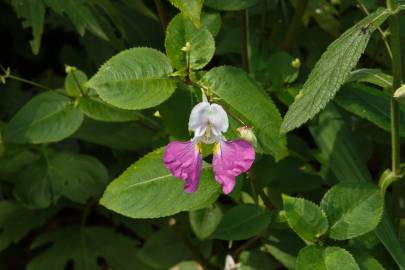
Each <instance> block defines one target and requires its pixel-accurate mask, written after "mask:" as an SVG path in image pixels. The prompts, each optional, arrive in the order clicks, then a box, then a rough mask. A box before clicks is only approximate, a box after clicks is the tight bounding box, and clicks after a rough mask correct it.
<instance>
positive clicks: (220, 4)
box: [204, 0, 259, 11]
mask: <svg viewBox="0 0 405 270" xmlns="http://www.w3.org/2000/svg"><path fill="white" fill-rule="evenodd" d="M257 3H259V0H232V1H229V0H205V1H204V5H206V6H207V7H210V8H215V9H219V10H225V11H235V10H242V9H245V8H249V7H251V6H254V5H256V4H257Z"/></svg>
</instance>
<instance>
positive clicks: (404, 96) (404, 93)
mask: <svg viewBox="0 0 405 270" xmlns="http://www.w3.org/2000/svg"><path fill="white" fill-rule="evenodd" d="M394 98H395V99H396V100H398V101H399V102H401V103H405V84H403V85H402V86H401V87H400V88H398V89H397V90H396V91H395V93H394Z"/></svg>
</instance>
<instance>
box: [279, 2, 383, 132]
mask: <svg viewBox="0 0 405 270" xmlns="http://www.w3.org/2000/svg"><path fill="white" fill-rule="evenodd" d="M389 15H390V12H389V11H388V10H386V9H383V8H380V9H378V10H377V11H375V12H374V13H372V14H370V15H369V16H367V17H366V18H364V19H363V20H361V21H360V22H359V23H357V24H356V25H354V26H353V27H352V28H350V29H349V30H347V31H346V32H345V33H343V34H342V35H341V36H340V37H339V38H338V39H337V40H335V41H334V42H333V43H332V44H331V45H329V47H328V49H327V50H326V52H325V53H324V54H323V55H322V57H321V59H320V60H319V61H318V63H317V64H316V65H315V67H314V68H313V69H312V71H311V73H310V74H309V77H308V79H307V81H306V82H305V84H304V86H303V88H302V89H301V91H300V93H299V94H298V95H297V96H296V98H295V101H294V103H293V104H292V105H291V106H290V107H289V109H288V112H287V114H286V115H285V117H284V121H283V124H282V127H281V131H282V132H288V131H291V130H293V129H295V128H297V127H299V126H301V125H302V124H304V123H306V122H307V121H308V120H309V119H311V118H312V117H314V116H315V115H316V114H317V113H318V112H319V111H320V110H322V109H323V108H324V107H325V106H326V104H327V103H328V102H329V101H330V100H331V99H332V98H333V97H334V96H335V94H336V92H337V91H338V90H339V88H340V86H341V85H342V84H343V83H344V82H345V81H346V79H347V78H348V76H349V75H350V71H351V70H352V69H353V68H354V67H355V66H356V64H357V61H358V60H359V58H360V56H361V54H362V53H363V52H364V50H365V48H366V46H367V43H368V41H369V39H370V36H371V34H372V33H373V32H374V30H375V29H377V27H378V26H379V25H381V24H382V23H383V22H384V21H385V20H386V19H387V18H388V16H389Z"/></svg>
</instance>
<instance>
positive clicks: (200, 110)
mask: <svg viewBox="0 0 405 270" xmlns="http://www.w3.org/2000/svg"><path fill="white" fill-rule="evenodd" d="M210 108H211V106H210V104H209V103H208V102H200V103H198V104H197V105H195V106H194V108H193V109H192V110H191V114H190V119H189V120H188V129H189V130H192V131H194V133H195V136H201V135H202V134H203V133H204V132H205V130H206V128H207V126H208V121H209V120H208V115H209V111H210Z"/></svg>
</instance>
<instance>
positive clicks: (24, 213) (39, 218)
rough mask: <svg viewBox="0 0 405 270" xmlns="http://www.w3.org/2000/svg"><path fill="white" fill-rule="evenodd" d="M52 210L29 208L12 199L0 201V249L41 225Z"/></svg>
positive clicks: (52, 212)
mask: <svg viewBox="0 0 405 270" xmlns="http://www.w3.org/2000/svg"><path fill="white" fill-rule="evenodd" d="M54 213H55V211H54V210H36V211H33V210H29V209H27V208H24V207H21V206H20V205H18V204H17V203H15V202H12V201H1V202H0V230H1V233H0V251H1V250H4V249H5V248H6V247H8V246H9V245H10V244H12V243H14V244H17V243H18V241H20V240H21V239H22V238H23V237H24V236H25V235H27V234H28V233H29V232H30V231H32V230H33V229H35V228H38V227H40V226H42V225H43V224H44V223H45V221H46V220H48V219H49V218H50V217H51V216H52V215H53V214H54Z"/></svg>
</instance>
